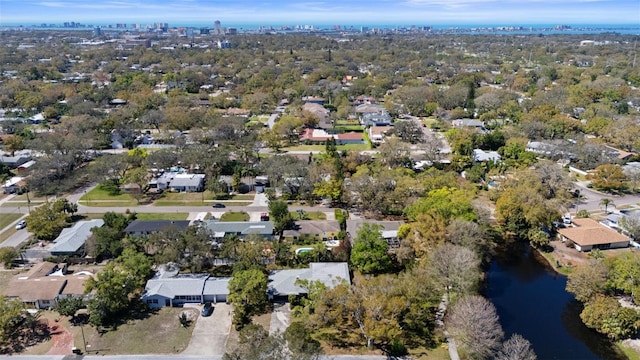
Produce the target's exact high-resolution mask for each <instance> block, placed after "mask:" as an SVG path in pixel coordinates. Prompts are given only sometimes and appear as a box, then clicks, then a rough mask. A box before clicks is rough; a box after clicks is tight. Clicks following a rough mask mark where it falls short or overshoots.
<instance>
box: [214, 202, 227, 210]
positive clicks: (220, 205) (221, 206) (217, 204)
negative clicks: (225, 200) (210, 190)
mask: <svg viewBox="0 0 640 360" xmlns="http://www.w3.org/2000/svg"><path fill="white" fill-rule="evenodd" d="M212 206H213V207H214V208H216V209H222V208H224V207H225V206H224V204H220V203H215V204H213V205H212Z"/></svg>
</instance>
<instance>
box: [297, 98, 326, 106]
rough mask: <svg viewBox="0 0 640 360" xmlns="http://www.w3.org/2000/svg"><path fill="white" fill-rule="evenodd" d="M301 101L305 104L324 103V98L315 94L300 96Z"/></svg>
mask: <svg viewBox="0 0 640 360" xmlns="http://www.w3.org/2000/svg"><path fill="white" fill-rule="evenodd" d="M302 102H304V103H305V104H309V103H311V104H318V105H324V102H325V99H324V98H321V97H316V96H305V97H303V98H302Z"/></svg>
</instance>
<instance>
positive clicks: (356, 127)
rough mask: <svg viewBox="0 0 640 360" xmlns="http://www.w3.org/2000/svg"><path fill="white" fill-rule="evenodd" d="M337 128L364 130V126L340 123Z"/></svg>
mask: <svg viewBox="0 0 640 360" xmlns="http://www.w3.org/2000/svg"><path fill="white" fill-rule="evenodd" d="M336 130H342V131H347V132H348V131H355V132H362V131H363V129H362V126H360V125H353V124H352V125H338V126H336Z"/></svg>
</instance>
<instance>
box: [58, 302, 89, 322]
mask: <svg viewBox="0 0 640 360" xmlns="http://www.w3.org/2000/svg"><path fill="white" fill-rule="evenodd" d="M83 306H84V303H83V301H82V298H80V297H76V296H69V297H64V298H62V299H60V300H58V301H57V302H56V304H55V305H54V306H53V310H54V311H56V312H57V313H58V314H60V315H61V316H69V317H71V322H73V318H74V317H75V316H76V312H78V310H80V309H82V307H83Z"/></svg>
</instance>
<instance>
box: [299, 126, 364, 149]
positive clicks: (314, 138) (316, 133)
mask: <svg viewBox="0 0 640 360" xmlns="http://www.w3.org/2000/svg"><path fill="white" fill-rule="evenodd" d="M331 138H333V139H335V140H336V144H337V145H345V144H362V143H364V137H363V136H362V133H358V132H355V131H351V132H348V133H344V134H336V135H332V134H329V133H327V132H326V131H324V130H322V129H310V128H306V129H304V130H303V131H302V133H301V134H300V136H299V140H300V142H303V143H310V144H324V143H325V142H326V141H327V140H329V139H331Z"/></svg>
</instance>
